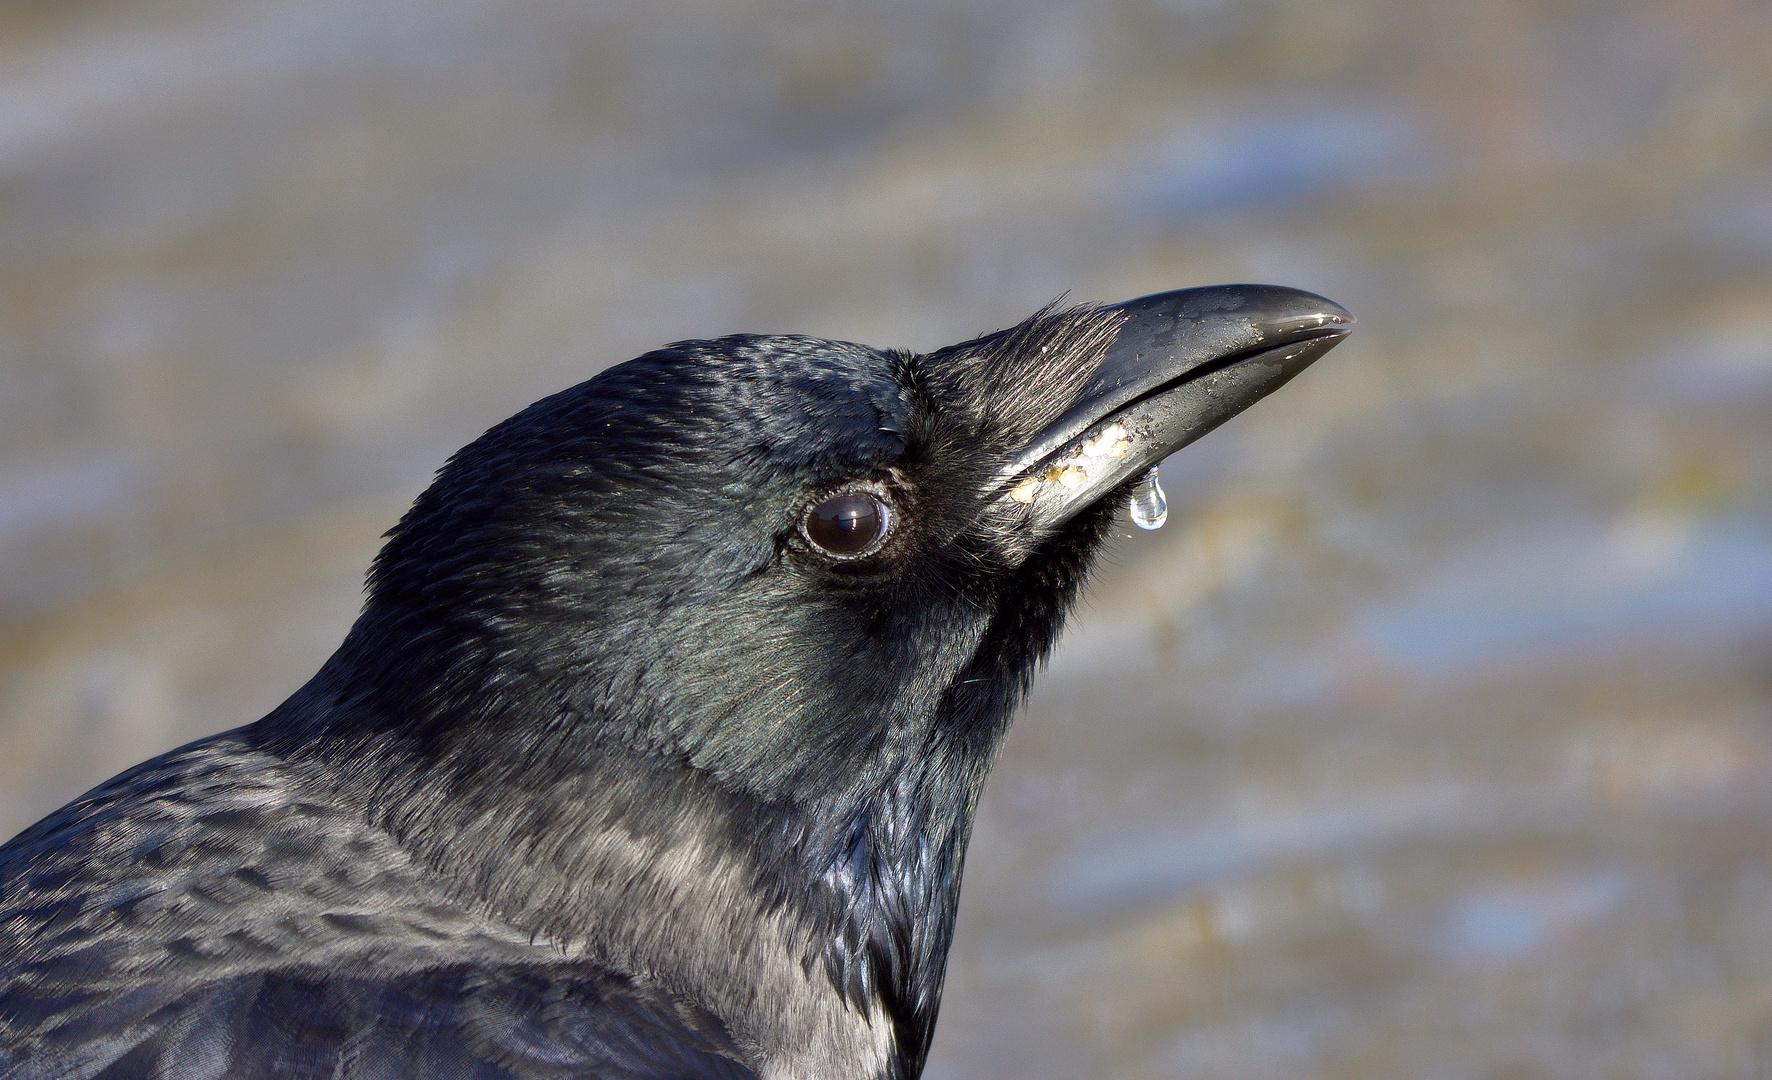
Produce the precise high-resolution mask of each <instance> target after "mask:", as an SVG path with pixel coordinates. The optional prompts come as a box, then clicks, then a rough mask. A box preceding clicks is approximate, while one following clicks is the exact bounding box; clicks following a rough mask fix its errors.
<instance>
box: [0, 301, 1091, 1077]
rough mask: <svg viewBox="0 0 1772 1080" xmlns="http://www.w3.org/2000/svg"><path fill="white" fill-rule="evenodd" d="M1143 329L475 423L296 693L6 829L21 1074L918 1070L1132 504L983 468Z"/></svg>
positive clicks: (701, 381)
mask: <svg viewBox="0 0 1772 1080" xmlns="http://www.w3.org/2000/svg"><path fill="white" fill-rule="evenodd" d="M1118 320H1119V316H1118V315H1116V314H1114V313H1112V312H1107V311H1102V310H1096V309H1075V310H1071V311H1058V310H1054V309H1047V310H1044V311H1042V312H1040V313H1039V314H1037V315H1036V316H1034V317H1033V318H1032V319H1030V320H1028V321H1027V322H1026V323H1023V324H1022V325H1021V326H1018V327H1016V328H1014V329H1012V330H1008V331H1004V332H1001V333H998V334H993V335H989V336H986V337H983V338H980V339H978V340H976V341H973V342H969V343H966V344H963V345H958V346H954V347H952V348H950V349H944V350H942V351H940V352H938V353H933V354H930V355H927V356H912V355H910V354H905V353H895V352H882V351H878V350H873V349H868V348H865V347H862V346H859V345H852V344H846V343H841V342H830V341H820V340H814V339H809V338H788V337H773V338H762V337H733V338H725V339H721V340H719V341H708V342H684V343H680V344H677V345H673V346H670V347H668V348H666V349H663V350H661V351H659V352H656V353H652V354H649V355H647V356H644V357H641V358H640V359H638V360H635V361H632V362H630V363H627V364H623V365H621V366H619V367H616V368H612V369H610V370H609V371H607V372H605V373H603V374H601V375H599V376H597V377H596V378H594V379H591V380H589V381H588V382H585V383H583V384H581V385H579V386H577V387H574V388H572V389H570V390H567V391H565V392H563V393H560V394H557V395H555V396H553V397H550V398H547V399H545V400H543V401H540V402H537V403H536V404H535V405H533V406H531V407H530V408H529V409H526V410H524V411H523V412H522V413H520V414H518V415H517V416H515V417H513V418H511V419H510V420H508V421H506V422H504V423H502V424H500V425H498V426H497V427H495V428H493V429H492V430H490V431H489V432H487V433H486V435H485V436H483V437H482V438H480V439H479V440H477V441H475V442H474V443H472V444H471V445H469V446H468V447H466V448H464V449H463V450H462V451H460V452H459V453H458V454H456V455H455V456H454V458H452V459H451V460H450V462H449V463H448V464H447V465H446V466H445V467H444V468H443V470H442V471H441V472H440V473H439V474H438V476H437V479H436V482H435V483H434V484H432V486H431V487H430V489H429V490H427V491H426V492H425V493H424V494H423V495H422V496H420V497H419V499H418V501H417V502H416V504H415V505H414V506H413V507H412V509H411V511H410V512H409V513H408V514H407V515H406V516H405V517H404V518H403V519H402V520H401V522H400V524H399V525H398V526H397V527H395V529H394V530H393V531H392V532H391V533H390V534H389V536H388V540H387V544H386V546H385V547H384V549H383V550H382V552H381V554H380V556H379V557H378V558H377V559H376V561H375V565H374V567H373V569H372V571H371V573H370V578H369V596H368V600H367V602H366V604H365V607H364V611H363V613H362V616H361V617H360V618H359V620H358V621H357V623H356V625H355V626H354V627H353V628H352V630H351V632H350V634H349V636H348V637H347V639H346V640H345V642H344V644H343V646H342V647H341V648H340V649H339V651H338V652H337V653H336V654H335V655H334V656H333V657H332V659H331V660H329V661H328V662H327V664H326V665H325V667H324V668H323V669H322V670H321V671H320V673H319V674H317V675H316V676H315V677H314V679H313V680H312V681H311V682H310V683H309V684H308V685H307V686H306V687H304V688H303V689H302V690H301V691H300V692H298V693H297V694H296V695H295V696H294V697H292V698H291V699H290V700H289V701H287V702H285V703H284V704H283V705H282V706H280V707H279V708H278V709H277V710H276V711H274V712H273V713H271V714H270V715H269V716H267V717H265V718H264V719H263V720H261V721H259V722H258V723H256V724H253V725H250V726H248V727H245V728H241V729H239V730H237V731H234V732H230V733H228V734H225V735H220V736H216V737H214V738H211V739H207V740H204V741H201V742H198V743H194V744H192V745H190V746H188V747H185V748H183V749H181V750H177V751H174V752H172V753H170V754H167V755H165V756H164V757H161V758H158V759H155V760H154V761H151V762H148V763H146V764H145V765H142V766H139V767H137V768H136V769H134V770H131V771H130V772H127V773H124V774H123V775H121V776H119V777H117V778H116V779H114V780H112V781H111V782H109V783H107V784H105V785H103V786H101V787H99V788H97V789H95V790H94V791H92V792H91V793H89V794H88V795H86V796H84V797H83V798H82V799H80V800H79V801H77V802H75V803H73V804H70V805H69V806H67V807H65V808H63V809H62V810H61V811H59V812H57V813H56V814H54V815H52V816H51V817H49V818H47V819H45V820H44V821H42V822H40V823H38V824H37V825H35V826H33V827H32V828H30V829H28V830H26V831H25V832H24V833H23V834H21V835H20V836H18V837H17V838H15V839H14V840H12V841H11V842H10V843H8V844H7V845H6V846H5V847H4V848H0V1077H3V1078H13V1080H17V1078H25V1077H40V1076H41V1077H49V1076H57V1077H62V1076H80V1077H106V1078H109V1077H125V1076H128V1077H136V1076H142V1077H146V1076H179V1077H198V1076H230V1077H244V1076H265V1077H269V1076H310V1075H311V1076H329V1077H330V1076H349V1077H396V1076H425V1077H487V1078H491V1077H544V1076H546V1077H554V1076H592V1077H610V1078H615V1077H621V1078H630V1077H631V1078H641V1077H749V1076H753V1075H758V1076H782V1077H789V1076H819V1077H844V1076H854V1077H868V1076H880V1077H888V1076H889V1077H902V1078H910V1077H915V1076H916V1075H917V1074H918V1073H919V1072H920V1071H921V1069H922V1064H923V1061H924V1058H925V1055H926V1054H927V1051H928V1047H929V1040H930V1038H931V1035H932V1033H933V1030H934V1023H935V1016H936V1012H937V1010H938V1008H939V1005H940V1000H941V985H942V977H943V969H944V966H945V963H946V957H947V951H948V945H949V942H950V940H951V936H952V931H953V916H954V910H955V905H956V903H957V900H958V893H959V883H960V874H961V867H962V862H963V860H964V857H965V851H966V843H967V838H968V832H969V829H970V827H971V821H972V815H973V809H974V807H975V805H976V802H977V798H978V794H979V791H980V789H981V787H982V784H983V780H984V776H985V773H986V772H987V770H988V769H989V767H990V764H991V761H992V758H993V756H994V754H995V752H996V748H997V745H998V743H999V741H1000V740H1001V738H1002V735H1003V732H1004V730H1005V727H1006V725H1007V724H1008V721H1009V717H1010V715H1011V713H1012V712H1013V710H1014V709H1015V707H1016V706H1017V704H1018V703H1019V701H1020V699H1021V697H1022V695H1023V693H1024V692H1025V690H1026V688H1027V686H1028V682H1029V679H1030V678H1031V676H1032V673H1033V670H1034V668H1035V666H1036V665H1037V664H1038V662H1039V661H1040V660H1041V658H1043V657H1044V656H1045V654H1046V652H1047V651H1048V650H1049V649H1050V647H1051V645H1052V643H1053V641H1054V639H1055V636H1056V635H1057V633H1058V630H1059V627H1060V624H1061V622H1062V620H1063V616H1064V613H1065V611H1066V610H1067V608H1068V607H1069V606H1070V604H1071V603H1072V601H1073V600H1074V599H1075V596H1076V593H1077V590H1078V588H1079V586H1080V583H1081V581H1082V579H1083V575H1084V573H1085V571H1086V569H1087V567H1088V565H1089V562H1090V560H1091V558H1092V556H1093V554H1094V552H1095V550H1096V548H1097V546H1098V545H1099V543H1100V541H1101V539H1102V537H1103V536H1104V534H1105V532H1106V528H1107V522H1108V520H1109V514H1110V512H1109V511H1108V510H1105V509H1102V508H1099V507H1098V508H1096V509H1094V510H1092V511H1088V512H1085V513H1083V514H1082V515H1080V516H1078V517H1077V518H1076V519H1075V520H1074V521H1072V522H1071V523H1070V524H1069V525H1068V526H1066V527H1065V529H1064V531H1063V532H1062V533H1061V534H1060V535H1059V536H1057V537H1056V538H1053V537H1046V538H1042V539H1034V538H1030V537H1028V536H1025V535H1023V534H1022V532H1020V531H1019V530H1018V528H1017V524H1016V521H1015V520H1013V519H1010V518H1005V517H1003V516H1002V515H1001V514H1000V513H999V512H998V511H996V510H993V509H992V506H993V505H994V504H990V503H988V502H987V499H986V496H987V494H988V491H987V489H988V487H989V482H990V480H991V478H992V477H994V476H996V475H997V474H998V473H999V472H1000V470H1001V469H1002V468H1003V467H1004V465H1005V463H1006V462H1008V461H1010V460H1011V459H1012V457H1013V456H1014V454H1015V453H1016V451H1017V450H1019V449H1020V448H1021V447H1022V446H1023V445H1024V444H1025V443H1026V441H1027V440H1028V439H1029V437H1030V436H1031V435H1032V434H1033V433H1034V432H1036V431H1038V430H1039V429H1040V428H1041V427H1042V426H1044V425H1045V424H1048V423H1050V422H1051V421H1052V419H1053V418H1054V417H1056V416H1057V415H1059V414H1060V413H1061V412H1062V411H1063V410H1064V409H1065V408H1066V407H1067V406H1068V405H1069V404H1070V403H1071V402H1072V401H1073V400H1074V399H1075V397H1076V395H1077V393H1078V391H1079V389H1080V388H1081V387H1082V386H1083V385H1084V383H1085V382H1086V381H1087V379H1088V378H1089V376H1090V374H1091V373H1092V372H1093V371H1094V370H1095V367H1096V366H1097V364H1098V363H1099V362H1100V358H1101V356H1102V354H1103V352H1104V350H1105V349H1106V348H1107V345H1108V343H1109V341H1110V340H1111V339H1112V337H1113V335H1114V332H1115V330H1116V328H1117V326H1118V325H1119V322H1118ZM858 483H859V484H864V485H867V486H868V488H867V489H868V490H870V491H878V492H881V493H883V497H885V498H888V499H890V500H891V502H892V505H893V506H894V508H895V520H896V521H897V522H898V525H897V527H896V528H895V530H894V531H893V532H892V534H891V535H890V537H889V539H888V541H887V543H886V546H885V547H884V548H883V549H882V551H881V552H880V553H879V554H878V555H875V556H872V557H870V558H866V559H862V560H858V561H855V562H850V563H840V562H832V561H831V560H829V559H826V558H823V557H821V556H820V555H819V554H818V553H817V552H816V551H814V550H812V549H811V548H810V547H809V546H808V543H807V541H806V539H805V537H804V536H802V535H801V533H800V531H799V523H800V517H801V514H802V512H803V510H804V508H805V507H807V506H808V505H811V504H812V503H813V502H816V501H817V500H819V499H821V498H824V497H825V496H827V495H829V494H830V493H832V492H834V491H838V490H840V489H843V488H844V487H845V485H854V484H858Z"/></svg>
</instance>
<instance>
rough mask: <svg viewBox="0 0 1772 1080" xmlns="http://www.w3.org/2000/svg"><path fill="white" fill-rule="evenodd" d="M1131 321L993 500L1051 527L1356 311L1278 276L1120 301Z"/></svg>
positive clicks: (1215, 418)
mask: <svg viewBox="0 0 1772 1080" xmlns="http://www.w3.org/2000/svg"><path fill="white" fill-rule="evenodd" d="M1110 310H1115V311H1121V312H1124V313H1125V315H1126V321H1125V323H1124V325H1122V326H1121V328H1120V331H1119V333H1118V335H1117V336H1116V337H1115V338H1114V342H1113V344H1112V345H1110V346H1109V347H1108V351H1107V356H1106V358H1105V359H1103V360H1102V363H1101V367H1100V368H1099V369H1097V370H1096V372H1095V375H1094V377H1093V378H1091V379H1090V381H1089V383H1088V385H1086V386H1085V387H1084V388H1083V391H1082V393H1081V394H1079V395H1078V397H1077V400H1076V402H1075V403H1074V404H1073V405H1072V406H1071V407H1070V409H1069V410H1067V411H1066V412H1065V414H1064V415H1063V416H1061V417H1059V418H1058V419H1057V420H1056V421H1055V422H1053V423H1052V424H1051V425H1050V426H1048V427H1047V428H1046V429H1045V430H1044V431H1042V432H1041V433H1040V434H1039V435H1037V436H1036V437H1035V438H1034V440H1033V442H1031V443H1029V444H1028V446H1027V448H1026V449H1024V450H1023V451H1022V452H1021V453H1020V454H1019V455H1017V457H1016V458H1015V461H1014V462H1013V463H1012V464H1011V465H1010V466H1009V467H1008V468H1007V469H1005V470H1004V471H1003V473H1002V474H1001V475H1000V476H999V477H998V480H999V485H1000V490H999V492H998V494H997V496H996V497H995V499H993V500H992V501H993V504H994V505H997V506H999V507H1001V508H1002V509H1005V510H1008V511H1009V512H1011V513H1014V514H1018V515H1020V516H1021V517H1022V518H1023V520H1024V521H1025V524H1026V525H1027V526H1028V527H1031V528H1033V529H1036V530H1040V531H1050V530H1054V529H1057V528H1058V527H1059V526H1061V525H1063V524H1064V523H1065V522H1067V521H1069V520H1070V519H1071V518H1072V517H1073V516H1075V515H1076V514H1077V513H1078V512H1079V511H1081V510H1082V509H1083V508H1084V507H1086V506H1089V505H1090V504H1092V503H1094V502H1096V501H1097V500H1099V499H1101V498H1102V497H1103V496H1105V495H1107V494H1108V493H1109V492H1111V491H1113V490H1114V489H1115V488H1117V487H1119V486H1120V485H1121V484H1124V483H1125V482H1126V481H1128V480H1130V479H1132V478H1133V477H1136V476H1139V475H1141V474H1143V473H1144V472H1146V471H1148V470H1149V469H1150V468H1151V467H1152V466H1154V465H1156V464H1157V463H1158V462H1159V461H1162V460H1163V459H1164V458H1166V457H1168V456H1169V455H1170V454H1172V453H1174V452H1175V451H1177V450H1179V449H1181V448H1182V447H1183V446H1186V445H1187V444H1188V443H1191V442H1193V441H1194V440H1195V439H1197V438H1199V437H1200V436H1202V435H1204V434H1206V433H1207V432H1208V431H1211V430H1212V429H1213V428H1215V427H1217V426H1218V425H1220V424H1222V423H1224V422H1225V421H1226V420H1229V419H1230V418H1231V417H1233V416H1235V415H1237V414H1238V413H1240V412H1242V411H1243V410H1244V409H1246V408H1248V407H1249V406H1251V405H1253V404H1255V403H1256V402H1257V401H1259V400H1261V399H1262V398H1263V397H1266V396H1267V395H1268V394H1269V393H1271V392H1273V391H1274V390H1276V389H1278V388H1279V387H1280V386H1281V385H1282V384H1283V383H1285V382H1286V380H1288V379H1290V378H1292V376H1294V375H1296V374H1298V373H1299V372H1300V371H1303V370H1304V369H1305V368H1306V367H1308V366H1309V365H1310V363H1311V362H1312V361H1313V360H1315V359H1316V358H1317V357H1319V356H1322V355H1323V354H1324V353H1326V352H1328V351H1329V350H1330V349H1332V348H1334V347H1335V345H1336V343H1337V342H1339V341H1340V340H1341V339H1342V338H1344V337H1346V336H1347V333H1348V331H1349V329H1350V328H1351V327H1352V326H1353V322H1354V317H1353V316H1352V315H1349V314H1348V313H1347V311H1346V310H1345V309H1343V308H1342V307H1341V306H1340V305H1339V304H1335V303H1333V302H1331V301H1329V300H1325V299H1323V298H1322V297H1321V296H1317V295H1315V294H1314V293H1307V292H1301V291H1299V290H1297V289H1286V288H1281V287H1279V286H1275V285H1215V286H1212V287H1210V288H1204V289H1181V290H1179V291H1176V292H1166V293H1158V294H1156V295H1155V296H1147V297H1144V298H1143V299H1140V300H1129V301H1127V302H1126V303H1124V304H1116V305H1114V307H1113V308H1111V309H1110Z"/></svg>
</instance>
